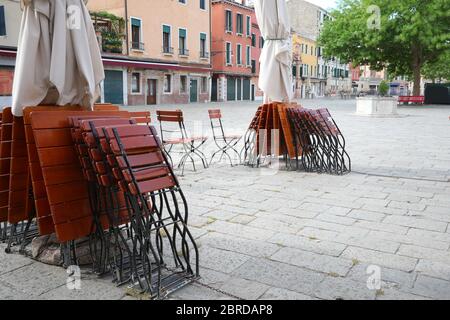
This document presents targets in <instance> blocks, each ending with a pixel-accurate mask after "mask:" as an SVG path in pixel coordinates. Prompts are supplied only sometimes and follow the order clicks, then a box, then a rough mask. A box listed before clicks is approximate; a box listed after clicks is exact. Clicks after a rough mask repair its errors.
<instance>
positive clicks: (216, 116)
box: [208, 109, 242, 167]
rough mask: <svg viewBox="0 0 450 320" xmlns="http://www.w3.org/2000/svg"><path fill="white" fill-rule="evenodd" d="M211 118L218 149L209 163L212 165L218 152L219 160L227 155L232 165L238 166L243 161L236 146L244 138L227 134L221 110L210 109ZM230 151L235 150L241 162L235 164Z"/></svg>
mask: <svg viewBox="0 0 450 320" xmlns="http://www.w3.org/2000/svg"><path fill="white" fill-rule="evenodd" d="M208 112H209V120H210V122H211V129H212V132H213V138H214V143H215V144H216V146H217V148H218V150H217V151H216V152H214V153H213V155H212V156H211V160H210V162H209V165H211V163H212V162H213V160H214V157H215V156H216V155H218V154H221V155H220V159H219V162H221V161H222V159H223V156H226V157H227V158H228V160H229V161H230V165H231V166H232V167H234V166H237V165H238V164H239V163H241V155H240V153H239V152H238V151H237V150H236V146H237V144H238V143H239V141H240V140H241V139H242V137H241V136H239V137H238V136H234V137H233V136H227V135H225V129H224V127H223V122H222V114H221V112H220V110H218V109H217V110H209V111H208ZM229 151H232V152H234V153H235V154H236V155H237V157H238V159H239V162H238V164H236V165H234V164H233V159H232V158H231V156H230V155H229V154H228V152H229Z"/></svg>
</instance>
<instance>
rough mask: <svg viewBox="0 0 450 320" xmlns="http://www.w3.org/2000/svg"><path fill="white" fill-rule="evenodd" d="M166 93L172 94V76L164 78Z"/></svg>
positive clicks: (167, 75) (168, 75)
mask: <svg viewBox="0 0 450 320" xmlns="http://www.w3.org/2000/svg"><path fill="white" fill-rule="evenodd" d="M164 93H172V75H170V74H166V75H165V76H164Z"/></svg>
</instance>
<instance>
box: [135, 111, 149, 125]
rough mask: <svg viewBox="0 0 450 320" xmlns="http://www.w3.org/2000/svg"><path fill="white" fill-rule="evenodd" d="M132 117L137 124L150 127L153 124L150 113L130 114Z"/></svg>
mask: <svg viewBox="0 0 450 320" xmlns="http://www.w3.org/2000/svg"><path fill="white" fill-rule="evenodd" d="M130 116H131V118H132V119H134V120H135V121H136V123H137V124H146V125H150V123H151V122H152V118H151V115H150V111H138V112H130Z"/></svg>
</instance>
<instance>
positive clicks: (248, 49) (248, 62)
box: [246, 46, 252, 67]
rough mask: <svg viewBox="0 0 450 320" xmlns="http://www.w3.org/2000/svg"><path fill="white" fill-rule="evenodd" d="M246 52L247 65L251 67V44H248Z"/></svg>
mask: <svg viewBox="0 0 450 320" xmlns="http://www.w3.org/2000/svg"><path fill="white" fill-rule="evenodd" d="M246 54H247V57H246V62H247V63H246V65H247V67H249V66H250V65H251V58H252V57H251V55H252V54H251V50H250V46H247V52H246Z"/></svg>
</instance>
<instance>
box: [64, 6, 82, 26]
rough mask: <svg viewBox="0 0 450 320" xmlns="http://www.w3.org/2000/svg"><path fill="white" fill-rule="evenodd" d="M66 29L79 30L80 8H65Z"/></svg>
mask: <svg viewBox="0 0 450 320" xmlns="http://www.w3.org/2000/svg"><path fill="white" fill-rule="evenodd" d="M67 28H68V29H70V30H79V29H81V8H80V7H79V6H75V5H71V6H68V7H67Z"/></svg>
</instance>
